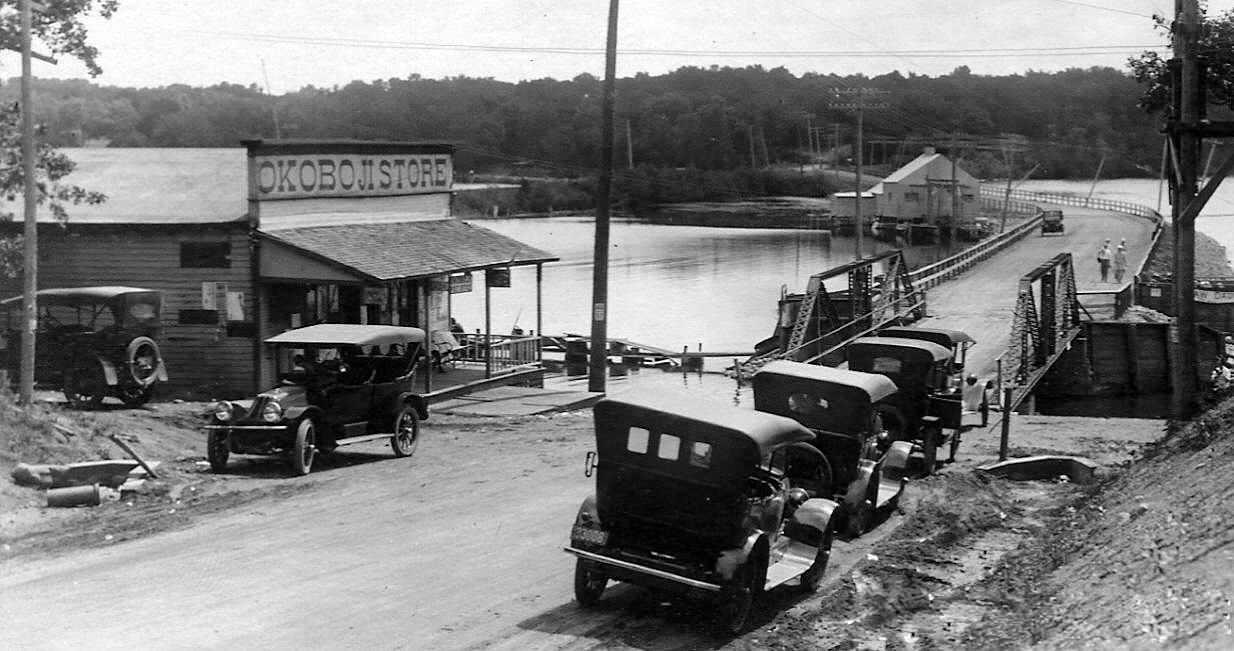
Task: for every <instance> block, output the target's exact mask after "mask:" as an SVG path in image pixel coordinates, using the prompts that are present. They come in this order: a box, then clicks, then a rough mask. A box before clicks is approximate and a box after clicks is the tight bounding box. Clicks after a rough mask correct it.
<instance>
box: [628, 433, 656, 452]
mask: <svg viewBox="0 0 1234 651" xmlns="http://www.w3.org/2000/svg"><path fill="white" fill-rule="evenodd" d="M650 441H651V432H649V431H647V430H645V429H643V428H641V427H631V428H630V431H629V432H628V433H627V435H626V449H627V450H629V451H630V452H636V453H638V454H647V445H648V443H649V442H650Z"/></svg>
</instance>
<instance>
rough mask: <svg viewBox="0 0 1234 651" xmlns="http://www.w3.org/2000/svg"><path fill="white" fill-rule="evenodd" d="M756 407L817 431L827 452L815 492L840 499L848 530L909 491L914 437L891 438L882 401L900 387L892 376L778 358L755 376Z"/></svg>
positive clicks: (863, 527) (864, 527)
mask: <svg viewBox="0 0 1234 651" xmlns="http://www.w3.org/2000/svg"><path fill="white" fill-rule="evenodd" d="M752 382H753V385H754V408H755V409H757V410H758V411H762V412H767V413H769V414H777V415H780V416H785V417H788V418H792V419H793V420H795V421H797V422H799V423H801V424H802V425H804V426H806V427H807V428H809V429H810V431H812V432H814V435H815V438H814V440H813V441H812V443H813V445H814V446H815V447H817V448H818V450H819V451H820V452H821V453H822V459H820V460H819V464H818V465H817V466H815V468H813V469H812V470H813V477H815V478H816V482H817V483H816V485H815V486H811V487H805V486H802V487H803V488H807V490H809V491H810V492H811V494H812V495H817V496H820V497H827V498H832V499H835V500H836V501H837V502H838V503H839V504H840V507H841V508H840V513H841V514H842V515H843V517H841V518H838V519H837V524H839V525H840V526H842V527H843V528H844V529H845V530H846V531H847V533H848V535H849V536H852V537H856V536H860V535H861V534H863V533H865V532H866V531H868V530H869V529H870V527H871V526H872V525H873V521H874V516H875V514H876V513H877V512H879V511H884V512H885V511H888V510H891V509H894V508H895V506H896V504H898V502H899V499H900V495H901V494H903V492H904V485H905V469H906V468H907V466H908V458H909V455H910V454H911V452H912V445H911V444H910V443H909V442H907V441H891V440H889V437H888V435H887V431H886V430H885V429H883V426H882V418H881V417H880V416H879V413H878V403H879V402H880V401H883V400H886V399H888V398H890V397H891V396H893V395H895V393H896V385H895V383H894V382H892V381H891V380H890V379H888V378H887V377H886V376H883V375H878V374H875V373H862V372H860V371H850V370H846V369H839V368H832V367H830V366H818V365H814V364H803V363H801V362H792V361H787V360H777V361H774V362H770V363H768V364H767V365H765V366H763V368H762V369H760V370H759V371H758V372H757V373H755V374H754V377H753V378H752Z"/></svg>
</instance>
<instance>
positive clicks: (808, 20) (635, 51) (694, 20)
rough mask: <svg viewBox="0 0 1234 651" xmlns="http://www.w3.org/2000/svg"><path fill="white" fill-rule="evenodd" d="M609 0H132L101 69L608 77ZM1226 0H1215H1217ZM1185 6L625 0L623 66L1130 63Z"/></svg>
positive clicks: (862, 68)
mask: <svg viewBox="0 0 1234 651" xmlns="http://www.w3.org/2000/svg"><path fill="white" fill-rule="evenodd" d="M608 4H609V3H608V0H484V1H475V0H457V1H455V2H442V1H438V2H426V1H424V0H384V1H383V2H364V1H361V2H355V1H352V2H346V1H340V0H329V1H326V0H261V1H259V2H254V1H240V2H237V1H236V0H121V1H120V10H119V11H118V12H117V13H116V15H115V16H114V17H113V18H112V19H111V20H101V19H93V20H90V21H89V25H90V27H91V29H90V36H91V42H92V43H93V44H94V45H95V46H96V47H98V48H99V50H100V51H101V53H102V56H101V58H100V63H101V65H102V67H103V70H104V72H103V74H102V75H101V76H100V77H98V78H97V79H96V81H97V82H98V83H100V84H103V85H116V86H136V87H149V86H164V85H168V84H173V83H184V84H189V85H193V86H207V85H212V84H216V83H219V82H224V81H226V82H231V83H238V84H244V85H247V84H250V83H255V84H258V85H260V86H268V88H269V89H270V90H271V92H273V93H275V94H280V93H284V92H288V91H293V90H296V89H299V88H301V87H303V86H306V85H309V84H312V85H315V86H325V87H329V86H334V85H343V84H346V83H347V82H349V81H352V80H357V79H358V80H361V81H372V80H375V79H389V78H406V77H407V76H409V75H411V74H419V75H421V76H423V77H427V78H441V77H446V76H456V75H467V76H472V77H493V78H496V79H499V80H505V81H519V80H523V79H540V78H544V77H552V78H555V79H570V78H573V77H575V76H576V75H578V74H581V73H584V72H586V73H591V74H593V75H595V76H597V77H602V76H603V72H604V51H603V49H604V39H605V23H606V19H607V12H608ZM1229 4H1230V3H1229V2H1217V1H1214V2H1210V6H1211V7H1212V9H1213V10H1214V11H1225V10H1226V9H1228V8H1229ZM1172 8H1173V2H1172V0H1083V1H1081V0H1075V1H1073V0H942V1H940V2H930V1H928V0H881V1H880V0H844V1H827V0H814V1H809V0H762V1H759V0H706V1H703V0H622V2H621V10H620V19H619V28H618V29H619V33H618V48H619V55H618V64H617V74H618V76H619V77H628V76H632V75H634V74H635V73H638V72H648V73H651V74H659V73H664V72H667V71H670V70H674V69H676V68H679V67H681V66H686V65H692V66H704V67H705V66H710V65H720V66H735V67H737V66H746V65H753V64H760V65H762V66H764V67H767V68H773V67H777V66H784V67H786V68H788V69H789V70H790V71H791V72H793V73H794V74H798V75H800V74H802V73H805V72H821V73H833V72H834V73H837V74H850V73H858V72H862V73H867V74H871V75H877V74H882V73H885V72H890V71H892V70H899V71H900V72H902V73H905V74H908V73H910V72H911V73H916V74H923V75H930V76H935V75H939V74H945V73H947V72H950V71H951V70H952V69H954V68H955V67H957V66H960V65H966V66H968V67H969V68H970V69H971V70H972V71H973V72H974V73H977V74H1014V73H1021V72H1025V71H1027V70H1041V71H1051V70H1060V69H1063V68H1068V67H1089V66H1097V65H1104V66H1113V67H1117V68H1120V69H1125V61H1126V59H1127V57H1128V56H1131V55H1133V54H1135V53H1137V52H1139V51H1142V50H1143V49H1146V48H1161V46H1162V45H1163V44H1164V39H1165V37H1164V36H1163V35H1162V34H1160V33H1158V32H1155V31H1154V30H1153V21H1152V15H1153V14H1155V13H1157V14H1160V13H1164V12H1168V11H1171V10H1172ZM35 49H36V51H37V50H38V49H39V48H38V46H37V45H36V48H35ZM263 61H264V74H263ZM20 72H21V67H20V61H19V59H18V58H17V56H16V55H15V54H13V53H5V54H4V55H2V56H0V75H2V76H4V77H13V76H16V75H19V74H20ZM34 74H35V75H36V76H39V77H64V78H72V77H80V78H86V77H87V75H86V73H85V69H84V67H83V66H81V65H79V64H77V63H76V62H75V61H68V60H66V61H62V62H61V63H60V64H59V65H55V66H53V65H50V64H47V63H42V62H39V61H35V62H34ZM267 78H268V80H269V82H268V84H267V82H266V79H267Z"/></svg>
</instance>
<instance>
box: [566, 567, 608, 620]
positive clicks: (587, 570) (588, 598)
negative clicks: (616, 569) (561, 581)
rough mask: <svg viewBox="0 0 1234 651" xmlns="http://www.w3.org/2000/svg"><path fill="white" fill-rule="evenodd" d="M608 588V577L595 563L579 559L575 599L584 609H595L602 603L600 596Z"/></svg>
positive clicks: (576, 572) (575, 571)
mask: <svg viewBox="0 0 1234 651" xmlns="http://www.w3.org/2000/svg"><path fill="white" fill-rule="evenodd" d="M607 586H608V577H607V576H604V574H603V573H601V572H600V571H599V570H597V569H596V566H595V564H594V563H590V562H588V561H585V560H583V559H581V558H580V559H578V561H576V562H575V564H574V598H575V599H576V600H577V601H578V603H579V605H580V606H582V607H584V608H593V607H595V605H596V604H598V603H600V595H602V594H604V588H605V587H607Z"/></svg>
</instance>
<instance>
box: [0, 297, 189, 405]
mask: <svg viewBox="0 0 1234 651" xmlns="http://www.w3.org/2000/svg"><path fill="white" fill-rule="evenodd" d="M35 302H36V303H37V305H38V325H37V326H36V329H35V343H34V346H35V366H34V380H35V383H36V384H38V385H41V386H44V387H48V388H51V389H58V390H62V391H64V397H65V398H66V399H67V400H68V401H69V403H70V404H72V405H74V406H79V407H80V406H85V405H91V406H98V405H100V404H102V402H103V400H104V398H106V397H108V396H113V397H116V398H119V399H120V400H121V401H122V402H124V404H126V405H129V406H131V407H136V406H139V405H142V404H145V403H146V402H147V401H149V400H150V398H151V396H152V395H153V394H154V391H155V388H156V386H157V384H158V383H159V382H166V381H167V369H166V367H165V366H164V364H163V356H162V353H161V352H160V351H159V345H158V341H157V340H158V339H159V330H160V326H161V321H160V311H161V309H162V305H163V294H162V293H161V292H159V291H157V290H153V289H142V288H140V287H117V286H103V287H66V288H59V289H44V290H40V291H39V292H37V293H36V295H35ZM0 312H2V313H3V317H2V318H3V319H4V328H5V329H4V348H3V349H2V350H0V355H3V360H4V363H3V365H2V366H0V368H6V369H8V371H9V378H10V379H11V380H13V381H16V380H17V379H18V377H19V373H20V368H21V321H22V318H21V317H22V297H21V296H16V297H13V298H9V299H5V300H4V301H0Z"/></svg>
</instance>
